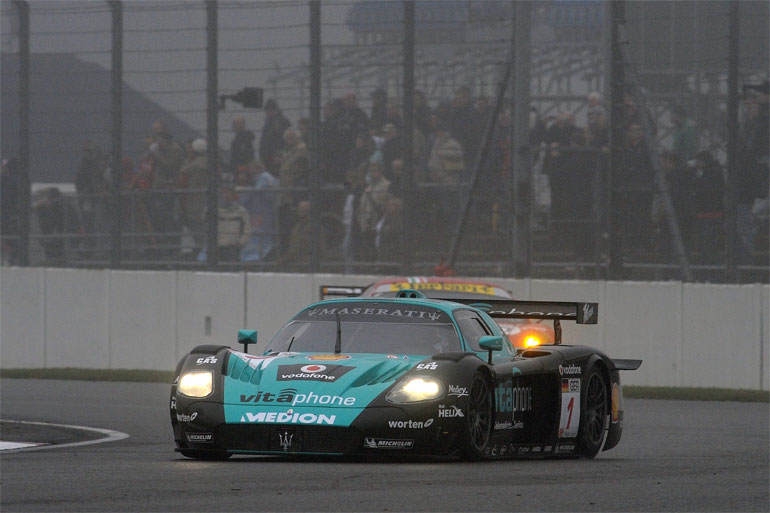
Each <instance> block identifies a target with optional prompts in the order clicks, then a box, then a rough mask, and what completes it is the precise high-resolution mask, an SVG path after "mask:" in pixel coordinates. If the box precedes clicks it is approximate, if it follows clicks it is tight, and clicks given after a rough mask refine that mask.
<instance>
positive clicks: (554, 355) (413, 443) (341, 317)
mask: <svg viewBox="0 0 770 513" xmlns="http://www.w3.org/2000/svg"><path fill="white" fill-rule="evenodd" d="M511 316H517V318H538V319H552V320H553V321H554V323H555V325H557V326H558V325H559V323H560V322H562V321H566V320H570V321H575V322H578V323H582V324H587V323H596V322H597V316H598V305H596V304H595V303H565V302H558V303H557V302H532V301H527V302H517V301H512V300H505V301H498V300H494V301H484V303H479V302H478V300H477V299H475V300H471V299H468V300H467V301H466V300H463V299H460V300H453V301H447V300H437V299H427V298H426V297H425V296H424V295H423V294H422V293H421V292H419V291H414V290H405V291H400V292H399V293H398V294H397V296H396V297H391V298H383V297H380V298H344V299H332V300H327V301H321V302H317V303H314V304H312V305H310V306H308V307H307V308H305V309H303V310H302V311H300V312H299V313H298V314H297V315H296V316H294V317H293V318H292V319H291V320H289V322H288V323H287V324H286V325H285V326H284V327H283V328H282V329H281V330H280V331H279V332H278V333H277V334H276V335H275V336H274V337H273V338H272V339H271V340H270V341H269V342H268V343H267V344H266V350H265V351H264V352H263V353H262V354H261V355H253V354H250V353H248V351H247V348H248V346H247V345H246V344H252V345H254V344H256V343H257V333H256V331H253V330H241V331H239V334H238V340H239V342H240V343H242V344H243V343H244V342H245V343H246V344H244V350H243V351H238V350H235V349H232V348H229V347H227V346H199V347H197V348H196V349H194V350H193V351H192V352H191V353H190V354H189V355H187V356H186V357H185V358H183V359H182V361H181V362H180V363H179V365H178V367H177V369H176V379H175V381H174V383H173V385H172V389H171V402H170V410H171V411H170V413H171V424H172V427H173V431H174V439H175V442H176V450H177V451H179V452H181V453H182V454H183V455H184V456H187V457H192V458H199V459H224V458H228V457H230V456H232V455H234V454H266V455H271V454H272V455H289V454H328V455H352V454H357V455H367V454H369V455H394V456H396V455H398V456H407V455H417V454H423V455H442V456H443V455H456V456H459V457H462V458H466V459H480V458H511V457H528V458H532V457H578V456H583V457H588V458H593V457H594V456H596V454H598V452H599V451H600V450H607V449H610V448H612V447H614V446H615V445H616V444H617V443H618V441H619V440H620V436H621V434H622V418H623V409H622V391H621V387H620V378H619V372H618V371H619V370H630V369H635V368H638V367H639V365H640V364H641V361H639V360H618V361H617V363H616V362H615V361H613V360H612V359H610V358H609V357H607V356H606V355H605V354H603V353H602V352H600V351H598V350H596V349H592V348H589V347H586V346H569V345H564V344H561V336H560V335H559V337H557V340H556V343H554V344H552V345H542V346H537V347H533V348H529V349H526V350H515V349H514V348H513V347H512V346H511V344H510V342H509V340H508V338H507V337H505V336H504V334H503V332H502V330H501V329H500V327H499V326H498V325H497V323H496V322H495V318H498V317H508V318H510V317H511ZM558 331H559V332H560V330H558Z"/></svg>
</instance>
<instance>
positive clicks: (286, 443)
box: [278, 431, 294, 451]
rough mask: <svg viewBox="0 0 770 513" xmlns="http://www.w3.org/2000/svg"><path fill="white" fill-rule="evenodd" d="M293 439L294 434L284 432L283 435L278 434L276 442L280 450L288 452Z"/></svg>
mask: <svg viewBox="0 0 770 513" xmlns="http://www.w3.org/2000/svg"><path fill="white" fill-rule="evenodd" d="M292 438H294V433H289V432H288V431H284V432H283V434H281V433H278V441H279V442H280V445H281V449H283V450H284V451H288V450H289V448H290V447H291V440H292Z"/></svg>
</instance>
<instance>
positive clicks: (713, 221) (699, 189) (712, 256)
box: [686, 151, 725, 264]
mask: <svg viewBox="0 0 770 513" xmlns="http://www.w3.org/2000/svg"><path fill="white" fill-rule="evenodd" d="M687 181H688V182H689V184H688V185H689V187H688V190H689V191H690V197H691V200H690V202H689V203H690V206H691V208H692V210H691V215H692V217H693V219H692V228H691V230H690V231H689V234H688V236H687V237H686V240H687V241H688V242H689V244H688V246H689V247H690V250H691V251H692V254H693V260H694V261H695V262H696V263H702V264H715V263H717V262H718V258H719V255H720V254H721V252H720V251H718V250H716V248H720V247H724V239H723V237H722V236H721V234H722V232H723V230H722V227H723V220H722V215H723V212H724V190H725V181H724V175H723V173H722V167H721V166H720V165H719V162H717V160H716V159H715V158H714V157H713V156H712V155H711V153H709V152H708V151H701V152H698V154H697V155H695V165H694V166H693V167H691V168H689V173H688V180H687Z"/></svg>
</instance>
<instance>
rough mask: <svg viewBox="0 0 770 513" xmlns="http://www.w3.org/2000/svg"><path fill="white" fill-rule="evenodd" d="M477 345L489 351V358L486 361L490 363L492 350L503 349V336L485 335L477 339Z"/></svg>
mask: <svg viewBox="0 0 770 513" xmlns="http://www.w3.org/2000/svg"><path fill="white" fill-rule="evenodd" d="M479 347H480V348H481V349H486V350H487V351H489V360H487V363H490V364H491V363H492V351H502V350H503V337H501V336H500V335H487V336H485V337H481V338H480V339H479Z"/></svg>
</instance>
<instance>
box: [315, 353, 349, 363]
mask: <svg viewBox="0 0 770 513" xmlns="http://www.w3.org/2000/svg"><path fill="white" fill-rule="evenodd" d="M307 359H308V360H315V361H323V362H335V361H337V360H349V359H350V355H349V354H314V355H311V356H308V357H307Z"/></svg>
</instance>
